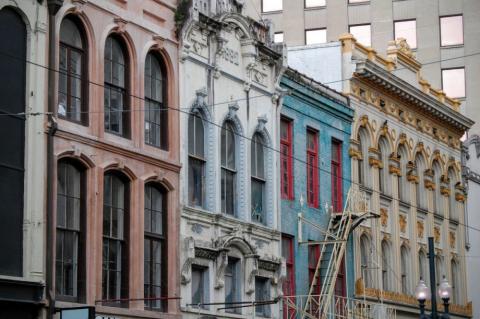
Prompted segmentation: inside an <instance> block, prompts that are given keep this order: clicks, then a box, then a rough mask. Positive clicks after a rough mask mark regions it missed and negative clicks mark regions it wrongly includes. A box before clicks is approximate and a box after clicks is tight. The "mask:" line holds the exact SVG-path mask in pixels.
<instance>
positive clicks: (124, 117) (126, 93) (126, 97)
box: [103, 33, 131, 139]
mask: <svg viewBox="0 0 480 319" xmlns="http://www.w3.org/2000/svg"><path fill="white" fill-rule="evenodd" d="M109 39H112V41H116V42H118V44H119V46H120V48H121V50H122V53H123V57H124V59H125V62H124V63H125V65H124V68H125V69H124V82H125V84H124V87H123V88H122V87H120V86H118V85H116V84H113V83H109V82H107V80H106V76H105V75H106V73H105V68H104V70H103V100H104V102H103V110H104V123H103V129H104V132H106V133H109V134H113V135H116V136H120V137H123V138H126V139H130V137H131V123H130V119H131V116H130V112H129V111H130V108H131V101H130V90H131V85H130V77H131V70H130V59H131V58H130V55H129V53H128V49H127V45H126V43H125V40H124V39H123V37H122V36H121V35H118V34H116V33H112V34H110V35H109V36H108V37H107V39H106V40H105V48H104V50H105V51H106V46H107V42H108V40H109ZM105 61H106V58H105V53H104V56H103V63H104V65H105V64H106V62H105ZM111 62H112V63H114V61H111ZM111 72H112V74H113V68H112V69H111ZM107 89H109V92H110V93H109V94H110V95H109V101H110V98H111V92H112V90H113V91H116V92H120V93H121V95H122V97H123V105H122V111H121V112H119V114H120V115H119V116H121V120H120V121H119V124H120V125H122V127H121V130H120V132H115V131H113V130H111V129H107V126H106V123H105V116H106V114H107V113H112V111H111V107H110V106H109V111H108V112H107V111H106V109H105V95H106V90H107ZM109 104H110V102H109ZM110 123H111V122H110V115H109V125H108V126H111V124H110Z"/></svg>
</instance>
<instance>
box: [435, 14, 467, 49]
mask: <svg viewBox="0 0 480 319" xmlns="http://www.w3.org/2000/svg"><path fill="white" fill-rule="evenodd" d="M440 38H441V45H442V46H448V45H460V44H463V16H452V17H441V18H440Z"/></svg>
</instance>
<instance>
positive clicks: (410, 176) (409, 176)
mask: <svg viewBox="0 0 480 319" xmlns="http://www.w3.org/2000/svg"><path fill="white" fill-rule="evenodd" d="M407 181H409V182H413V183H415V184H418V183H419V182H420V179H419V177H418V176H417V175H415V174H413V173H411V172H409V174H407Z"/></svg>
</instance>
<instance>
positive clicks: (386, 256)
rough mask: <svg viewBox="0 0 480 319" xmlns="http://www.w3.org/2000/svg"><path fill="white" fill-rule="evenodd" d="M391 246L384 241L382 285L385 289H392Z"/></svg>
mask: <svg viewBox="0 0 480 319" xmlns="http://www.w3.org/2000/svg"><path fill="white" fill-rule="evenodd" d="M391 267H392V265H390V246H389V245H388V244H387V242H385V241H383V242H382V287H383V290H390V289H391V288H390V268H391Z"/></svg>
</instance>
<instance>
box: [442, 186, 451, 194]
mask: <svg viewBox="0 0 480 319" xmlns="http://www.w3.org/2000/svg"><path fill="white" fill-rule="evenodd" d="M440 194H442V195H443V196H450V189H449V188H448V187H445V186H443V185H442V186H440Z"/></svg>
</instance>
